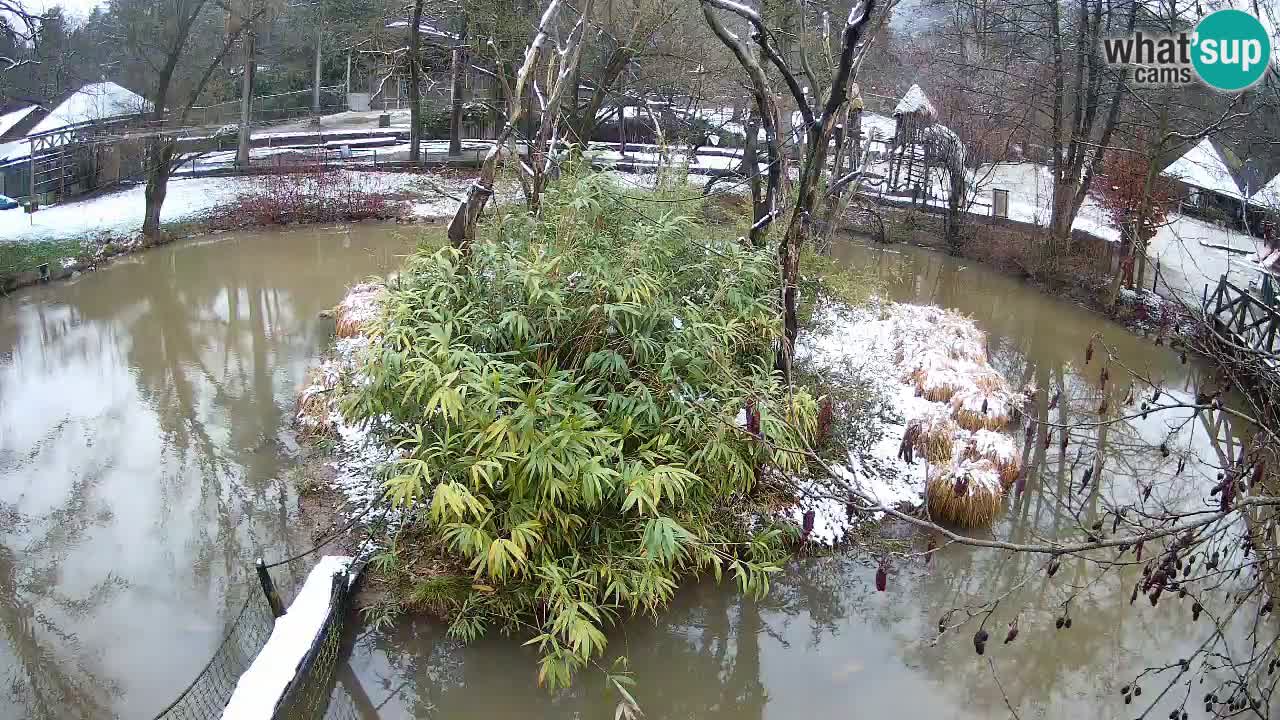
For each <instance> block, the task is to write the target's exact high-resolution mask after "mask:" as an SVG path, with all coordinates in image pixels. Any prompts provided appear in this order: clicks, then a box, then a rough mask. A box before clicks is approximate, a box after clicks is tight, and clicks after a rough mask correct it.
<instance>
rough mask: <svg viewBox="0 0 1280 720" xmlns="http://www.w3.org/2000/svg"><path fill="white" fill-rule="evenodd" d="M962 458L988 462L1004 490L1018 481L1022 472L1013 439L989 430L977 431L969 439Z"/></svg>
mask: <svg viewBox="0 0 1280 720" xmlns="http://www.w3.org/2000/svg"><path fill="white" fill-rule="evenodd" d="M964 457H965V458H967V459H971V460H989V461H990V462H991V464H992V465H994V466H995V468H996V472H997V473H999V475H1000V484H1001V486H1003V488H1004V489H1005V490H1008V489H1009V487H1010V486H1011V485H1013V483H1014V482H1015V481H1016V480H1017V479H1018V473H1020V472H1022V460H1021V459H1020V458H1019V457H1018V451H1017V448H1016V447H1015V446H1014V444H1013V439H1012V438H1010V437H1009V436H1008V435H1005V434H1004V433H998V432H993V431H991V430H979V431H977V432H975V433H974V434H973V435H971V436H970V437H969V442H968V443H967V444H966V445H965V449H964Z"/></svg>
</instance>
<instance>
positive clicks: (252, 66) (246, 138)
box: [236, 30, 258, 168]
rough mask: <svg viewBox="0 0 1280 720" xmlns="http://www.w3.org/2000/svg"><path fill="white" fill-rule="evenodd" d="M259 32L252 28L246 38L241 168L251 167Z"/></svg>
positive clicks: (238, 155) (238, 150)
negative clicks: (250, 150)
mask: <svg viewBox="0 0 1280 720" xmlns="http://www.w3.org/2000/svg"><path fill="white" fill-rule="evenodd" d="M257 44H258V34H257V33H255V32H254V31H253V30H250V31H249V33H248V37H246V38H245V40H244V77H243V78H241V87H240V136H239V144H238V145H237V147H236V164H237V165H239V166H240V167H241V168H248V167H249V147H250V135H251V132H250V124H251V122H252V120H253V81H254V75H256V74H257V69H258V66H257V59H256V58H255V55H254V53H255V51H256V50H257Z"/></svg>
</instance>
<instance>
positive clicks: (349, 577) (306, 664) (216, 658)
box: [155, 565, 369, 720]
mask: <svg viewBox="0 0 1280 720" xmlns="http://www.w3.org/2000/svg"><path fill="white" fill-rule="evenodd" d="M362 569H363V568H362V567H360V566H353V567H352V568H351V569H350V570H348V571H347V572H344V573H339V574H337V575H335V576H334V578H333V587H332V589H331V591H330V599H329V615H328V617H326V618H325V621H324V624H323V625H322V626H321V629H320V631H319V632H318V633H317V635H316V639H315V641H314V642H313V643H312V646H311V648H310V649H309V650H308V651H307V653H306V655H305V656H304V658H303V660H302V662H301V663H300V664H299V666H298V669H297V671H296V673H295V674H294V677H293V679H292V680H291V681H290V682H289V685H288V687H287V688H286V689H285V692H284V694H283V696H282V697H281V699H280V701H279V703H278V704H277V705H276V708H275V712H274V714H273V715H272V718H273V720H318V719H319V718H325V719H326V720H346V718H361V719H362V720H366V719H367V718H369V715H368V714H367V713H363V712H358V711H356V709H355V708H354V707H353V706H352V704H351V703H350V701H349V697H348V693H346V692H335V688H336V687H337V678H338V670H339V667H340V665H341V663H342V660H343V651H344V646H343V642H342V640H343V633H344V632H345V630H346V629H347V624H348V623H347V620H348V615H350V614H351V613H350V610H351V597H352V595H353V594H354V593H355V589H356V588H355V586H356V583H355V582H353V578H354V579H358V578H359V577H360V575H361V574H362V573H361V570H362ZM292 570H293V568H291V567H289V566H288V565H286V566H284V567H280V568H278V570H277V572H282V573H288V575H289V576H290V579H291V580H294V581H295V582H294V583H289V584H288V585H293V584H295V583H296V578H294V577H293V572H292ZM288 585H287V586H288ZM287 586H286V587H287ZM274 627H275V614H274V613H273V611H272V609H271V603H270V601H269V600H268V598H267V596H266V594H265V593H264V592H263V591H262V590H260V589H258V588H257V587H253V588H251V589H250V590H249V592H248V597H247V598H246V599H245V602H244V605H242V606H241V607H240V610H239V611H238V612H237V613H236V615H235V619H234V620H233V621H232V622H231V626H230V628H229V629H228V631H227V634H226V637H225V638H223V641H222V643H221V644H220V645H219V646H218V649H217V650H216V651H214V654H213V657H212V658H211V659H210V660H209V662H208V664H207V665H205V667H204V669H203V670H201V672H200V674H199V675H197V676H196V678H195V680H193V681H192V682H191V684H190V685H188V686H187V688H186V689H185V690H183V692H182V694H181V695H179V696H178V699H176V700H174V701H173V703H172V704H170V705H169V706H168V707H167V708H165V709H164V710H162V711H161V712H160V713H159V714H157V715H156V716H155V720H219V718H221V717H222V712H223V709H224V708H225V707H226V705H227V702H228V701H229V700H230V699H231V696H232V694H233V693H234V692H235V688H236V683H237V682H238V681H239V680H240V676H241V675H242V674H243V673H244V672H245V671H246V670H248V669H249V666H250V665H251V664H252V663H253V660H254V658H255V657H257V655H258V653H259V652H260V651H261V650H262V648H263V647H264V646H265V645H266V644H267V640H268V638H270V637H271V631H272V629H273V628H274ZM334 696H336V697H338V698H340V699H346V700H348V702H345V703H343V702H338V703H334V704H332V705H331V703H330V698H331V697H334Z"/></svg>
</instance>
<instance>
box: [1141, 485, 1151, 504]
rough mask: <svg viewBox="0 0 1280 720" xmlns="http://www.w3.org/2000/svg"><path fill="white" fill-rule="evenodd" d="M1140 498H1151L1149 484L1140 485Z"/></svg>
mask: <svg viewBox="0 0 1280 720" xmlns="http://www.w3.org/2000/svg"><path fill="white" fill-rule="evenodd" d="M1142 499H1143V500H1150V499H1151V486H1150V485H1143V486H1142Z"/></svg>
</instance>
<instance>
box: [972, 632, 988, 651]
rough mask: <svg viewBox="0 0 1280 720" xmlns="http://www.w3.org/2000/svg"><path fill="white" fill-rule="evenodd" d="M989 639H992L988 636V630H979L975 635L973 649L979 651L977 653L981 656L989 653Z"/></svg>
mask: <svg viewBox="0 0 1280 720" xmlns="http://www.w3.org/2000/svg"><path fill="white" fill-rule="evenodd" d="M988 637H990V636H989V635H987V631H986V630H979V631H978V632H976V633H974V635H973V649H974V650H975V651H977V653H978V654H979V655H982V654H984V653H986V652H987V638H988Z"/></svg>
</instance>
